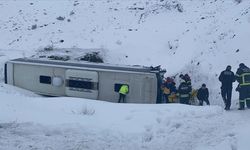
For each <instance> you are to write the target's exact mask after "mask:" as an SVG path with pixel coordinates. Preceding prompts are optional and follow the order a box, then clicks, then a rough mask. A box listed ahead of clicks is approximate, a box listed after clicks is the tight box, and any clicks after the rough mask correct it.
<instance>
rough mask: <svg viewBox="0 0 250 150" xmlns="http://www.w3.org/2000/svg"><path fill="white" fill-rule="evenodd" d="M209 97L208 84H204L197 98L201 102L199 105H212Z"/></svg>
mask: <svg viewBox="0 0 250 150" xmlns="http://www.w3.org/2000/svg"><path fill="white" fill-rule="evenodd" d="M208 97H209V92H208V88H207V87H206V84H205V83H203V84H202V86H201V88H199V90H198V92H197V98H198V100H199V105H200V106H203V102H204V101H205V102H206V104H207V105H210V103H209V100H208Z"/></svg>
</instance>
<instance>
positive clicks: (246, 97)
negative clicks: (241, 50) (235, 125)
mask: <svg viewBox="0 0 250 150" xmlns="http://www.w3.org/2000/svg"><path fill="white" fill-rule="evenodd" d="M235 76H236V80H237V81H238V83H239V85H238V87H237V88H236V91H238V92H239V101H240V107H239V110H243V109H245V103H246V105H247V108H249V109H250V69H249V68H248V67H247V66H246V65H245V64H244V63H240V65H239V68H238V69H237V72H236V74H235Z"/></svg>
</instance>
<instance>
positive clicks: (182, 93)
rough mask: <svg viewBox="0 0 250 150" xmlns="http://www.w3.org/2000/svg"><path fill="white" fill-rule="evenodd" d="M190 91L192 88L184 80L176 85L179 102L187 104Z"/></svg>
mask: <svg viewBox="0 0 250 150" xmlns="http://www.w3.org/2000/svg"><path fill="white" fill-rule="evenodd" d="M191 91H192V88H191V87H190V86H189V84H188V83H187V82H186V81H185V80H182V82H181V84H180V85H179V87H178V94H179V99H180V103H181V104H189V100H190V93H191Z"/></svg>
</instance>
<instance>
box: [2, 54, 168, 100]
mask: <svg viewBox="0 0 250 150" xmlns="http://www.w3.org/2000/svg"><path fill="white" fill-rule="evenodd" d="M164 73H165V71H164V70H161V69H160V67H157V68H153V67H144V66H121V65H110V64H100V63H88V62H72V61H55V60H43V59H30V58H18V59H14V60H10V61H8V62H6V63H5V83H6V84H10V85H14V86H17V87H20V88H24V89H27V90H30V91H33V92H35V93H38V94H42V95H48V96H71V97H82V98H88V99H96V100H103V101H109V102H118V99H119V93H118V92H119V89H120V87H121V85H123V84H126V85H128V87H129V93H128V94H127V96H126V102H127V103H158V102H161V98H162V96H161V88H160V86H161V83H162V82H161V80H162V78H161V77H162V74H164Z"/></svg>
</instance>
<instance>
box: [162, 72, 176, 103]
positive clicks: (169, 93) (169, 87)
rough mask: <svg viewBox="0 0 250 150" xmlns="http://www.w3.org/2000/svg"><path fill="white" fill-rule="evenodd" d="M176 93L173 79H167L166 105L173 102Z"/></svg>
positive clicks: (164, 87)
mask: <svg viewBox="0 0 250 150" xmlns="http://www.w3.org/2000/svg"><path fill="white" fill-rule="evenodd" d="M175 93H176V87H175V83H174V81H173V79H171V78H170V77H167V79H166V81H165V83H164V85H163V95H164V99H165V102H166V103H170V102H172V100H170V99H171V96H174V94H175Z"/></svg>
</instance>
